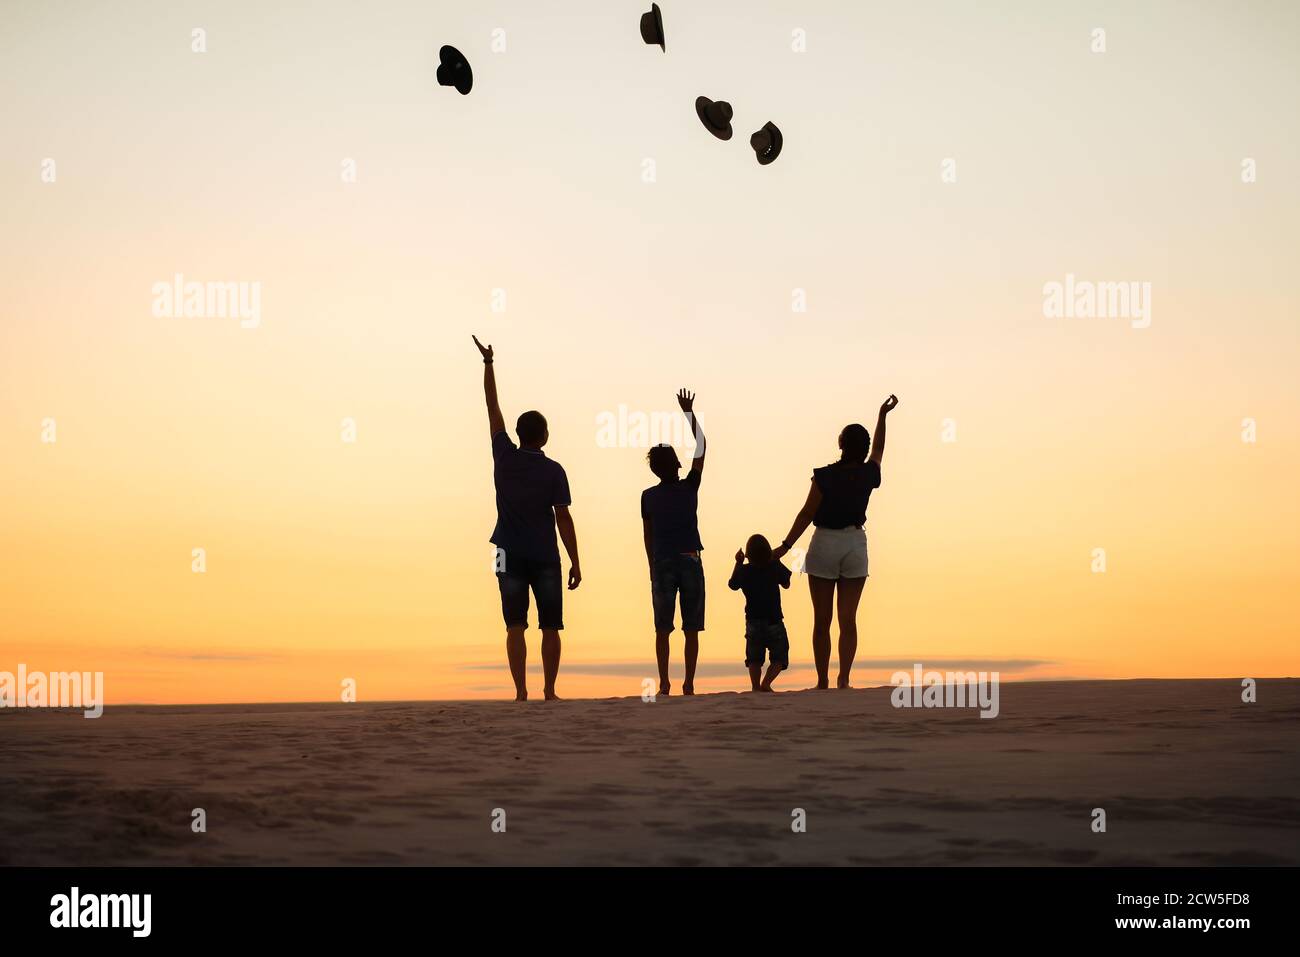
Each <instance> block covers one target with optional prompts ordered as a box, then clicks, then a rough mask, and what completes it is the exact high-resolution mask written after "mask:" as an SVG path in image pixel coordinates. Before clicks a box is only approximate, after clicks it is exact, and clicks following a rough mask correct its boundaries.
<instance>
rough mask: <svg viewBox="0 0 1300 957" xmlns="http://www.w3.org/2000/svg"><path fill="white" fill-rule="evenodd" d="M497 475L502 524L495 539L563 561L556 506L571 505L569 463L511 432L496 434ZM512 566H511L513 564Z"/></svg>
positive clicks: (535, 556) (512, 550)
mask: <svg viewBox="0 0 1300 957" xmlns="http://www.w3.org/2000/svg"><path fill="white" fill-rule="evenodd" d="M492 459H493V462H494V467H493V470H492V478H493V481H494V482H495V484H496V490H497V525H496V528H495V529H493V530H492V539H491V541H492V544H493V545H496V546H497V547H498V548H501V549H504V550H505V553H506V561H507V562H509V560H510V558H511V556H515V557H518V558H523V559H526V560H529V561H534V562H541V563H546V564H550V563H554V562H558V561H559V560H560V550H559V548H558V547H557V546H556V543H555V506H557V505H568V504H570V498H569V477H568V476H567V475H565V474H564V467H563V466H561V465H560V463H559V462H556V461H555V460H554V459H548V458H547V457H546V454H545V453H544V452H542V451H541V449H521V448H519V447H518V446H516V445H515V443H513V442H511V441H510V436H508V435H506V434H505V432H497V433H496V434H495V435H493V436H492ZM507 567H508V566H507Z"/></svg>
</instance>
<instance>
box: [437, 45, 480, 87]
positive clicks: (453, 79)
mask: <svg viewBox="0 0 1300 957" xmlns="http://www.w3.org/2000/svg"><path fill="white" fill-rule="evenodd" d="M438 82H439V83H440V84H441V85H442V86H454V87H455V88H456V89H457V90H458V91H459V92H460V94H461V96H464V95H465V94H466V93H468V92H469V91H470V90H471V89H473V87H474V71H473V70H471V69H470V67H469V60H466V59H465V54H463V53H461V52H460V51H459V50H457V49H456V48H455V47H443V48H442V49H441V50H439V51H438Z"/></svg>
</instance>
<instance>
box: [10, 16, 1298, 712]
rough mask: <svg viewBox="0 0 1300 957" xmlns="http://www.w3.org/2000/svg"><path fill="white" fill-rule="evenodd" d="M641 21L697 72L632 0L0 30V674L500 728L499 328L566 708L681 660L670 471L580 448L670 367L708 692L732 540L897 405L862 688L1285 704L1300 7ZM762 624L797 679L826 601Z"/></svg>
mask: <svg viewBox="0 0 1300 957" xmlns="http://www.w3.org/2000/svg"><path fill="white" fill-rule="evenodd" d="M661 6H662V7H663V10H664V19H665V31H666V35H667V47H668V49H667V53H663V52H661V51H660V50H659V48H658V47H657V46H655V47H650V46H646V45H645V44H643V43H642V41H641V38H640V35H639V33H638V30H637V23H638V19H639V17H640V14H641V12H643V10H644V9H648V7H649V3H648V0H647V2H646V3H645V4H644V5H642V4H641V3H639V2H626V3H625V2H614V3H611V2H607V0H606V2H566V3H564V4H535V3H533V4H525V3H522V2H517V0H516V2H497V3H473V4H470V3H462V4H451V3H439V2H433V3H429V2H421V3H414V2H412V3H366V4H359V3H338V2H321V3H313V4H296V5H285V4H275V5H270V4H259V3H252V2H232V3H227V4H222V5H219V6H210V5H207V4H199V3H166V4H164V3H137V2H124V3H117V4H112V5H105V4H96V3H89V2H83V3H63V4H50V3H38V2H23V3H10V4H8V5H7V8H6V20H7V24H6V27H5V29H4V31H3V33H0V126H2V128H3V129H4V131H5V132H4V141H3V148H2V149H0V190H3V209H4V219H5V229H4V230H3V231H0V260H2V261H3V263H4V268H3V269H2V270H0V462H3V465H2V466H0V503H2V504H0V515H2V516H3V523H2V524H3V527H4V529H5V535H4V539H5V546H6V547H5V548H4V549H3V551H2V552H0V607H3V609H4V614H3V615H2V616H0V670H14V669H15V668H16V666H17V665H18V664H19V663H20V662H21V663H25V664H26V665H27V666H28V667H29V668H31V669H44V670H103V671H104V672H105V679H106V680H105V687H106V694H107V697H108V700H109V702H110V704H111V703H113V702H115V701H118V702H121V701H159V702H163V701H168V702H170V701H248V700H258V701H263V700H329V699H334V698H336V697H337V696H338V693H339V692H338V689H339V686H340V682H341V681H342V680H343V679H345V678H354V679H355V680H356V681H357V684H358V691H359V694H360V695H361V697H363V698H370V699H377V698H431V697H479V696H482V697H501V696H505V695H507V693H508V688H509V685H510V683H509V677H508V674H507V672H506V668H505V661H504V629H503V627H502V625H501V618H500V608H499V602H498V598H497V591H496V585H495V582H494V580H493V578H492V575H491V563H490V560H491V553H490V546H489V545H488V541H487V539H488V535H489V534H490V532H491V529H492V524H493V493H492V487H491V457H490V452H489V446H488V437H487V417H486V414H485V412H484V408H483V400H482V394H481V385H480V379H481V372H482V366H481V365H480V363H479V361H478V356H477V353H476V352H475V350H474V347H473V344H472V343H471V341H470V334H471V332H473V333H477V334H478V335H479V337H480V338H481V339H483V340H484V341H485V342H491V343H493V344H494V346H495V347H496V350H497V356H498V361H497V365H496V368H497V374H498V377H499V382H500V387H501V398H502V404H503V406H504V410H505V414H506V418H507V421H508V422H510V423H513V420H514V418H515V416H516V415H518V413H519V412H521V411H524V410H525V409H527V408H538V409H541V410H542V411H543V412H544V413H545V414H546V415H547V417H548V418H549V420H550V425H551V436H552V439H551V444H550V445H549V446H548V448H547V452H548V454H550V455H551V456H552V457H553V458H555V459H557V460H558V461H560V462H561V463H562V464H563V465H564V466H565V467H566V469H567V470H568V474H569V479H570V485H571V487H572V491H573V498H574V504H573V514H574V517H575V521H576V523H577V528H578V535H579V541H580V545H581V552H582V558H583V562H582V564H583V572H584V577H585V580H584V582H583V585H582V587H581V588H580V589H579V590H578V591H577V592H576V593H570V594H566V614H565V617H566V625H567V626H568V627H567V630H566V632H565V664H564V667H563V668H562V671H561V683H560V691H561V693H562V694H564V693H566V692H567V693H568V694H571V695H577V694H601V695H623V694H638V693H640V681H641V678H642V677H649V676H651V675H653V673H654V669H653V658H654V653H653V630H652V626H651V617H650V601H649V587H648V581H647V574H646V568H645V558H644V553H643V551H642V545H641V538H640V534H641V528H640V518H639V512H638V501H639V496H640V492H641V490H642V489H643V488H645V487H646V486H648V485H650V484H652V482H653V478H652V476H651V475H650V473H649V471H648V469H647V468H646V466H645V462H644V454H645V449H644V448H643V447H642V448H632V447H614V448H607V447H603V446H602V444H601V443H600V442H598V434H597V422H598V417H599V416H601V414H602V413H615V414H616V413H617V411H618V409H619V408H620V406H625V407H626V408H627V409H628V410H629V411H630V412H632V413H640V414H645V415H648V414H650V413H654V412H669V411H672V410H673V409H675V403H674V400H673V393H674V392H675V390H676V389H677V388H679V387H681V386H687V387H689V388H691V389H693V390H695V391H696V392H697V394H698V398H697V401H696V408H697V411H698V413H699V416H700V419H701V421H702V423H703V425H704V427H705V429H706V431H707V434H708V436H709V439H710V459H709V465H708V470H707V473H706V477H705V482H704V488H703V490H702V492H701V498H700V526H701V533H702V538H703V542H704V546H705V552H704V554H705V566H706V572H707V575H708V623H707V628H706V631H705V634H704V637H703V639H702V652H701V660H702V661H703V662H705V664H704V665H703V666H702V676H703V680H702V681H701V682H700V685H701V687H702V690H714V689H724V688H733V689H739V688H741V687H744V686H745V678H744V674H743V665H742V662H743V656H744V642H743V616H742V605H743V602H742V600H741V598H740V597H739V596H738V595H735V594H733V593H731V592H729V591H728V590H727V589H726V585H725V583H726V578H727V574H728V572H729V570H730V567H731V560H732V559H731V556H732V554H733V553H734V552H735V550H736V548H737V547H738V546H740V545H741V544H742V543H743V542H744V540H745V538H746V537H747V536H748V535H749V534H751V533H752V532H755V531H761V532H764V533H765V534H767V535H768V536H769V537H770V538H772V539H773V540H777V539H779V538H780V537H781V535H782V534H784V532H785V530H786V529H787V528H788V526H789V523H790V520H791V518H792V517H793V515H794V513H795V511H796V510H797V508H798V506H799V505H800V504H801V502H802V501H803V498H804V495H805V494H806V491H807V486H808V479H809V475H810V473H811V470H812V469H813V467H815V466H818V465H822V464H825V463H826V462H828V461H830V460H831V459H833V458H834V457H835V455H836V449H835V437H836V434H837V432H838V431H839V429H840V428H841V427H842V426H843V425H845V424H847V423H848V422H852V421H861V422H863V423H864V424H866V425H867V426H868V427H869V428H872V427H874V422H875V415H876V409H877V407H878V406H879V404H880V402H881V400H882V399H883V398H884V397H885V396H886V395H888V394H889V393H891V392H893V393H896V394H897V395H898V396H899V398H900V406H899V408H898V410H897V411H896V412H895V413H894V414H893V416H892V417H891V419H890V434H889V442H888V451H887V453H886V456H885V463H884V481H883V485H882V487H881V489H880V490H879V491H878V492H877V493H876V494H875V495H874V496H873V498H872V501H871V508H870V511H869V514H868V526H867V527H868V537H869V541H870V549H871V568H872V577H871V580H870V582H869V584H868V586H867V589H866V593H865V595H864V598H863V604H862V609H861V612H860V617H859V622H860V630H861V641H860V651H859V655H860V660H861V661H863V662H864V664H863V665H862V666H860V667H859V669H858V671H857V674H858V680H859V682H860V683H866V682H869V681H883V680H885V679H886V678H887V677H888V675H889V673H890V672H891V671H892V670H894V667H895V663H896V662H909V663H910V662H914V661H915V662H921V663H926V662H929V661H947V662H953V661H959V662H969V663H972V664H981V663H982V664H984V665H986V666H987V667H989V668H991V669H996V668H999V667H1000V668H1001V669H1002V670H1003V671H1004V673H1005V674H1007V675H1009V676H1014V677H1023V678H1036V677H1037V678H1050V677H1102V678H1113V677H1135V676H1170V677H1190V676H1203V677H1208V676H1216V677H1218V676H1253V677H1264V676H1277V675H1295V674H1297V672H1300V652H1297V647H1296V641H1295V635H1296V626H1297V624H1298V622H1297V614H1296V611H1295V603H1294V595H1295V594H1296V592H1297V587H1298V586H1300V562H1298V560H1300V521H1298V520H1297V519H1298V518H1300V516H1298V514H1297V511H1298V510H1297V505H1296V497H1295V494H1294V488H1295V481H1296V472H1297V464H1300V427H1298V426H1297V422H1296V416H1295V413H1296V409H1297V405H1298V404H1300V403H1298V400H1300V395H1298V392H1300V386H1297V376H1296V374H1295V371H1294V370H1295V369H1296V366H1297V363H1298V362H1300V334H1298V333H1297V317H1298V315H1300V276H1298V274H1297V270H1296V268H1295V264H1296V262H1297V260H1298V259H1300V256H1298V255H1297V254H1298V253H1300V237H1298V235H1297V223H1298V222H1300V216H1298V214H1300V185H1298V184H1300V177H1298V175H1297V174H1298V172H1300V171H1298V170H1297V156H1300V121H1298V120H1297V111H1296V109H1295V104H1296V103H1297V102H1300V78H1298V74H1297V70H1296V51H1297V49H1300V7H1297V6H1296V5H1294V4H1291V3H1287V2H1247V3H1238V4H1223V3H1188V2H1182V3H1174V2H1143V3H1052V4H1039V3H1030V2H1017V3H1013V2H1004V3H994V4H979V5H976V4H970V3H960V2H956V0H953V2H930V3H909V4H888V5H886V4H860V3H847V2H823V3H807V2H784V3H777V2H746V3H740V2H695V3H690V4H673V3H667V4H661ZM1098 28H1100V29H1103V30H1104V31H1105V37H1104V39H1105V50H1104V52H1093V47H1094V46H1095V45H1096V43H1097V39H1096V37H1095V34H1094V31H1095V30H1096V29H1098ZM195 29H201V30H203V31H205V33H204V35H203V36H204V40H205V43H206V52H203V53H197V52H193V50H192V44H193V42H194V40H193V32H192V31H194V30H195ZM496 30H501V31H504V33H503V34H497V36H498V37H501V36H504V44H505V49H504V50H502V51H501V52H493V42H494V40H493V38H494V31H496ZM795 31H802V34H801V36H803V37H805V38H806V48H805V49H804V52H796V50H794V49H792V46H793V45H794V42H795V40H796V39H797V35H796V32H795ZM444 43H449V44H453V45H455V46H457V47H459V48H460V49H461V50H462V51H464V53H465V54H466V55H467V56H468V57H469V59H470V61H471V63H472V64H473V68H474V75H475V85H474V90H473V92H472V93H471V94H470V95H469V96H464V97H462V96H460V95H459V94H457V93H456V92H454V91H453V90H451V89H450V88H445V87H440V86H439V85H438V84H437V82H436V80H435V76H434V74H435V70H436V67H437V62H438V48H439V47H440V46H441V45H442V44H444ZM499 45H500V43H499V42H498V46H499ZM701 94H704V95H707V96H710V97H711V98H714V99H725V100H728V101H729V102H731V104H732V105H733V108H734V110H735V118H734V125H735V129H736V135H735V136H734V137H733V139H732V140H731V141H730V142H725V143H724V142H721V141H718V140H716V139H714V138H713V137H712V136H710V135H709V133H708V132H707V131H706V130H705V129H704V128H703V127H702V126H701V125H700V123H699V121H698V119H697V118H696V116H695V111H694V105H693V104H694V100H695V97H696V96H698V95H701ZM768 120H771V121H773V122H775V123H776V124H777V125H778V126H779V127H780V128H781V129H782V131H783V133H784V137H785V145H784V151H783V153H782V155H781V156H780V158H779V159H778V160H777V161H776V162H775V163H773V164H772V165H770V166H766V167H761V166H759V165H758V164H757V163H756V162H755V160H754V157H753V153H752V151H751V150H750V148H749V146H748V137H749V134H750V133H751V132H753V131H754V130H757V129H758V128H760V127H761V126H762V125H763V124H764V123H765V122H766V121H768ZM50 160H52V161H53V165H52V166H51V165H50V164H49V163H48V162H47V161H50ZM948 160H951V161H952V163H951V164H949V165H948V166H947V167H945V161H948ZM1245 161H1251V163H1250V164H1247V165H1250V166H1251V168H1252V169H1253V171H1254V181H1252V182H1243V169H1244V168H1245V167H1244V166H1243V163H1244V162H1245ZM349 163H351V164H354V166H355V171H356V176H355V182H348V181H345V178H344V176H343V173H344V171H345V169H350V168H352V167H351V166H349V165H348V164H349ZM945 168H947V169H949V170H955V181H948V182H946V181H945V180H944V178H943V176H942V173H943V171H944V170H945ZM648 170H653V177H648V175H647V171H648ZM51 172H52V173H53V176H52V181H50V179H51V175H50V174H51ZM949 178H950V179H951V177H949ZM648 180H649V181H648ZM177 273H181V274H183V276H184V277H185V278H186V279H187V280H194V281H199V282H247V283H258V284H260V285H259V289H260V296H261V299H260V306H261V310H260V317H259V322H258V323H257V326H256V328H241V326H240V323H239V320H238V319H237V318H230V317H227V318H222V317H203V318H169V317H159V316H156V315H154V313H153V311H152V293H151V290H152V288H153V286H154V284H155V283H159V282H171V281H172V278H173V276H174V275H175V274H177ZM1067 275H1073V276H1074V277H1076V279H1078V280H1084V281H1093V282H1121V281H1123V282H1137V283H1149V284H1150V289H1151V300H1150V304H1151V323H1150V326H1149V327H1148V328H1134V327H1133V325H1132V324H1131V323H1130V322H1129V321H1128V320H1127V319H1102V318H1092V319H1059V318H1049V317H1046V316H1045V315H1044V311H1043V298H1044V297H1043V287H1044V285H1045V284H1046V283H1051V282H1064V280H1065V277H1066V276H1067ZM494 290H504V294H505V296H504V302H505V309H504V311H499V312H498V311H493V308H492V306H493V301H494V299H493V296H494ZM497 301H498V302H499V301H500V300H499V299H498V300H497ZM799 301H804V302H806V310H804V311H796V309H795V308H794V306H795V305H796V304H797V302H799ZM345 419H350V420H352V421H353V422H354V423H355V428H356V441H355V442H346V441H344V440H343V427H344V420H345ZM47 420H52V422H53V426H54V433H53V434H54V436H55V437H56V441H53V442H49V441H43V438H48V434H47V433H48V432H49V429H48V427H47ZM1246 420H1250V422H1251V423H1253V425H1251V426H1249V427H1250V428H1253V429H1254V439H1255V440H1254V441H1251V442H1248V441H1243V430H1246V429H1248V425H1247V424H1246ZM945 439H953V440H952V441H945ZM800 544H801V545H806V544H807V537H806V536H805V538H804V539H803V541H802V542H801V543H800ZM195 548H202V549H204V550H205V553H206V561H207V566H206V567H207V570H206V571H205V572H204V573H202V574H196V573H195V572H194V571H192V557H191V556H192V551H193V549H195ZM1098 548H1101V549H1104V550H1105V557H1106V571H1105V572H1104V573H1096V572H1094V571H1093V570H1092V569H1093V566H1094V549H1098ZM785 609H786V617H787V624H788V626H789V630H790V635H791V653H792V661H793V662H794V663H795V666H796V672H797V673H796V674H792V675H791V676H789V679H788V680H787V679H782V683H785V684H787V685H788V686H790V687H796V686H799V683H800V681H801V680H803V681H806V680H807V677H808V674H809V670H808V664H809V661H810V656H811V648H810V641H809V628H810V613H809V603H808V598H807V591H806V582H805V581H804V580H803V579H802V578H797V579H796V581H795V583H794V586H793V588H792V589H791V591H790V592H788V593H787V594H786V595H785ZM529 636H530V654H531V655H532V658H531V660H532V661H533V662H534V663H536V662H537V661H538V660H539V657H538V652H537V644H536V641H537V633H536V630H535V628H534V629H531V630H530V632H529ZM673 653H674V674H675V676H677V677H676V678H675V680H678V681H679V680H680V677H679V676H680V667H681V665H680V633H678V636H676V637H675V640H674V646H673ZM904 667H906V665H904ZM534 683H535V685H537V686H540V677H536V678H534Z"/></svg>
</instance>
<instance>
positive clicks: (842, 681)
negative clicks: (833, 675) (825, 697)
mask: <svg viewBox="0 0 1300 957" xmlns="http://www.w3.org/2000/svg"><path fill="white" fill-rule="evenodd" d="M835 687H837V688H852V687H853V686H852V685H851V684H849V676H848V675H841V676H840V677H839V678H837V679H836V680H835Z"/></svg>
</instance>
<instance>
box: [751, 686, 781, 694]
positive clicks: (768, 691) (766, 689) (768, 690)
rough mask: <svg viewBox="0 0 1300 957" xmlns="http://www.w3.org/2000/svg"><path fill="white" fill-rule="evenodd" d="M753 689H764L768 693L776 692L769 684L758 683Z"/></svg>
mask: <svg viewBox="0 0 1300 957" xmlns="http://www.w3.org/2000/svg"><path fill="white" fill-rule="evenodd" d="M754 690H755V691H766V692H767V693H768V694H776V692H775V691H773V690H772V686H771V685H759V686H758V687H757V688H755V689H754Z"/></svg>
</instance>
